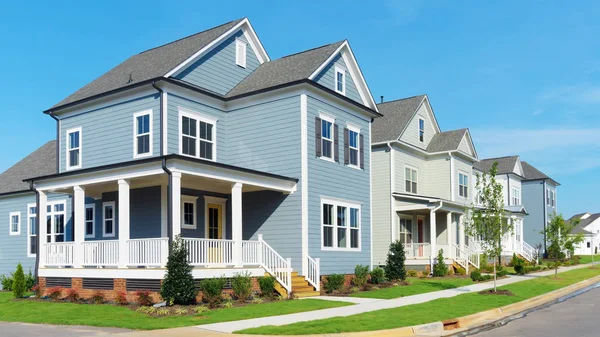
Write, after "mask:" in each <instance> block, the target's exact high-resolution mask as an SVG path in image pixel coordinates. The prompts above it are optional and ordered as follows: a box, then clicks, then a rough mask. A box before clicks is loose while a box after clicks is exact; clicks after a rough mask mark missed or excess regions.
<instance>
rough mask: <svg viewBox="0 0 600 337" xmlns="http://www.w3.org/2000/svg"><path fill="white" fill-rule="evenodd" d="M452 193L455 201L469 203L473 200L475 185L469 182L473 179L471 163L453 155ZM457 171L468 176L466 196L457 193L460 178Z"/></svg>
mask: <svg viewBox="0 0 600 337" xmlns="http://www.w3.org/2000/svg"><path fill="white" fill-rule="evenodd" d="M454 171H455V172H454V194H455V200H456V201H457V202H460V203H462V204H464V205H470V204H471V202H472V201H473V195H474V192H475V186H473V185H472V184H471V182H472V181H473V177H472V175H473V165H472V164H471V163H469V162H467V161H465V160H463V159H461V158H457V157H454ZM459 173H463V174H466V175H467V177H468V180H467V181H468V183H469V185H468V195H467V198H463V197H461V196H460V195H459V188H458V187H459V185H460V180H459V179H458V174H459Z"/></svg>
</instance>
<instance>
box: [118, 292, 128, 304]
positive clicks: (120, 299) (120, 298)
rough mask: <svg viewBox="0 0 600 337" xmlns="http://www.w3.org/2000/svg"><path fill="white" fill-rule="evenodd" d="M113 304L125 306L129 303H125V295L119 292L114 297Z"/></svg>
mask: <svg viewBox="0 0 600 337" xmlns="http://www.w3.org/2000/svg"><path fill="white" fill-rule="evenodd" d="M115 303H117V304H118V305H127V304H129V301H127V294H126V293H125V292H124V291H119V292H118V293H117V295H116V296H115Z"/></svg>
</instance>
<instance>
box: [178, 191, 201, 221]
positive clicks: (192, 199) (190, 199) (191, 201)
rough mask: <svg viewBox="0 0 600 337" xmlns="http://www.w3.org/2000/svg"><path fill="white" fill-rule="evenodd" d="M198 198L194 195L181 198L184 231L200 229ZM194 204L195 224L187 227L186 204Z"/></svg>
mask: <svg viewBox="0 0 600 337" xmlns="http://www.w3.org/2000/svg"><path fill="white" fill-rule="evenodd" d="M197 201H198V197H196V196H192V195H182V196H181V228H182V229H196V228H198V202H197ZM186 203H188V204H192V205H194V210H193V212H192V213H193V214H194V217H193V219H194V223H193V224H191V225H186V224H185V221H184V206H185V204H186Z"/></svg>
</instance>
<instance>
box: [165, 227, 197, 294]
mask: <svg viewBox="0 0 600 337" xmlns="http://www.w3.org/2000/svg"><path fill="white" fill-rule="evenodd" d="M187 255H188V250H187V248H186V247H185V245H184V243H183V241H182V240H181V237H180V236H179V235H178V236H177V237H176V238H175V240H174V241H173V246H172V250H171V254H170V255H169V259H168V261H167V273H166V275H165V280H164V281H163V284H162V287H161V290H160V296H162V298H164V299H165V301H167V303H168V304H169V305H172V304H182V305H187V304H193V303H195V302H196V294H197V291H196V287H195V285H194V277H193V276H192V266H191V265H190V264H189V262H188V259H187Z"/></svg>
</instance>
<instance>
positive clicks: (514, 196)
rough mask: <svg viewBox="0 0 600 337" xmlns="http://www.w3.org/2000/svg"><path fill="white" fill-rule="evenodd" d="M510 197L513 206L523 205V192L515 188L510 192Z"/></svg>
mask: <svg viewBox="0 0 600 337" xmlns="http://www.w3.org/2000/svg"><path fill="white" fill-rule="evenodd" d="M510 197H511V202H512V205H520V204H521V190H520V189H518V188H516V187H513V188H511V191H510Z"/></svg>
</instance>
